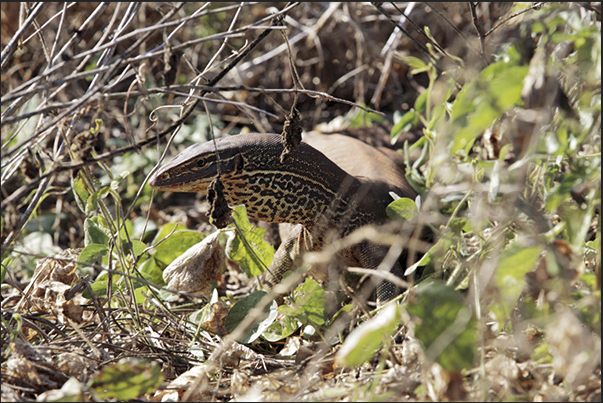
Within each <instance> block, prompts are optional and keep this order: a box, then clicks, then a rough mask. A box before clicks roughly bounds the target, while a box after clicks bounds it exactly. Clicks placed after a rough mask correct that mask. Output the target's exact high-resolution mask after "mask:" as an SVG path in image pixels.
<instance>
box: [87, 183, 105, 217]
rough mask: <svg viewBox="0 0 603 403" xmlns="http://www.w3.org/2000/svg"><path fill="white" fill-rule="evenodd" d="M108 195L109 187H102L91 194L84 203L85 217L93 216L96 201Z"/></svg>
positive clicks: (96, 204) (96, 206)
mask: <svg viewBox="0 0 603 403" xmlns="http://www.w3.org/2000/svg"><path fill="white" fill-rule="evenodd" d="M108 193H109V186H103V187H101V188H100V189H98V190H97V191H96V192H94V193H92V194H91V195H90V197H88V200H87V201H86V210H85V212H86V216H87V217H90V216H92V215H93V214H94V212H95V211H96V209H97V208H98V201H99V200H100V199H102V198H103V197H104V196H105V195H107V194H108Z"/></svg>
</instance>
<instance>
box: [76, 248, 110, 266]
mask: <svg viewBox="0 0 603 403" xmlns="http://www.w3.org/2000/svg"><path fill="white" fill-rule="evenodd" d="M106 254H107V245H101V244H98V243H91V244H88V245H86V247H85V248H84V249H83V250H82V252H80V257H79V258H78V260H79V261H80V262H83V263H91V264H92V263H96V261H97V260H98V259H99V258H100V257H101V256H104V255H106Z"/></svg>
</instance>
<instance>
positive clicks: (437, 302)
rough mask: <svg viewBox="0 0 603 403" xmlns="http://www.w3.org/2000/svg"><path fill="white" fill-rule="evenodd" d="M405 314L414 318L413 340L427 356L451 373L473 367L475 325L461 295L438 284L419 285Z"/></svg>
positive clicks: (436, 282) (475, 346) (475, 343)
mask: <svg viewBox="0 0 603 403" xmlns="http://www.w3.org/2000/svg"><path fill="white" fill-rule="evenodd" d="M414 295H416V298H414V299H413V300H412V303H411V304H409V305H408V308H407V309H408V313H410V314H411V315H412V316H413V317H415V318H416V327H415V337H416V338H417V339H418V340H419V341H421V343H422V344H423V346H424V347H425V354H426V356H427V357H428V358H429V359H430V360H432V361H435V362H437V363H438V364H440V365H441V366H442V367H443V368H444V369H446V370H447V371H450V372H459V371H461V370H463V369H466V368H470V367H471V366H473V364H474V360H475V355H476V352H477V340H476V335H475V332H476V322H475V319H474V318H473V316H472V313H471V309H470V308H469V306H467V305H466V304H465V303H464V301H463V296H462V295H461V293H460V292H458V291H456V290H454V289H453V288H452V287H449V286H447V285H446V284H445V283H443V282H441V281H435V282H428V283H422V284H420V285H419V286H418V287H417V289H416V290H415V293H414Z"/></svg>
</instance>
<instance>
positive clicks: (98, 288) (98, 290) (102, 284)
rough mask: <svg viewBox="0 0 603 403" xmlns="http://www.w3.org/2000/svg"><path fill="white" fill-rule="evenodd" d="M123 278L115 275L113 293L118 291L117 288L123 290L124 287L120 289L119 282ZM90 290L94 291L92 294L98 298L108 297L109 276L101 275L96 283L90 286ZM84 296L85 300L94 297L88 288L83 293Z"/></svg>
mask: <svg viewBox="0 0 603 403" xmlns="http://www.w3.org/2000/svg"><path fill="white" fill-rule="evenodd" d="M120 278H121V276H120V275H118V274H114V275H113V292H115V291H116V289H117V288H120V289H123V285H120V286H119V287H118V280H119V279H120ZM90 288H91V289H92V292H93V293H94V295H96V296H98V297H104V296H106V295H107V290H108V288H109V275H108V274H107V273H106V272H105V273H101V274H100V275H99V276H98V277H97V278H96V280H95V281H94V283H92V284H90ZM82 295H83V296H84V298H87V299H90V298H92V295H90V291H89V290H88V288H86V289H85V290H84V292H83V293H82Z"/></svg>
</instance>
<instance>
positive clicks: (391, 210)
mask: <svg viewBox="0 0 603 403" xmlns="http://www.w3.org/2000/svg"><path fill="white" fill-rule="evenodd" d="M385 212H386V213H387V216H388V217H389V218H393V219H394V220H407V221H412V220H413V219H414V218H415V217H416V216H418V215H419V209H418V208H417V205H416V204H415V202H414V201H413V200H412V199H409V198H406V197H401V198H399V199H397V200H394V201H393V202H391V203H390V204H389V205H388V206H387V208H386V209H385Z"/></svg>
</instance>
